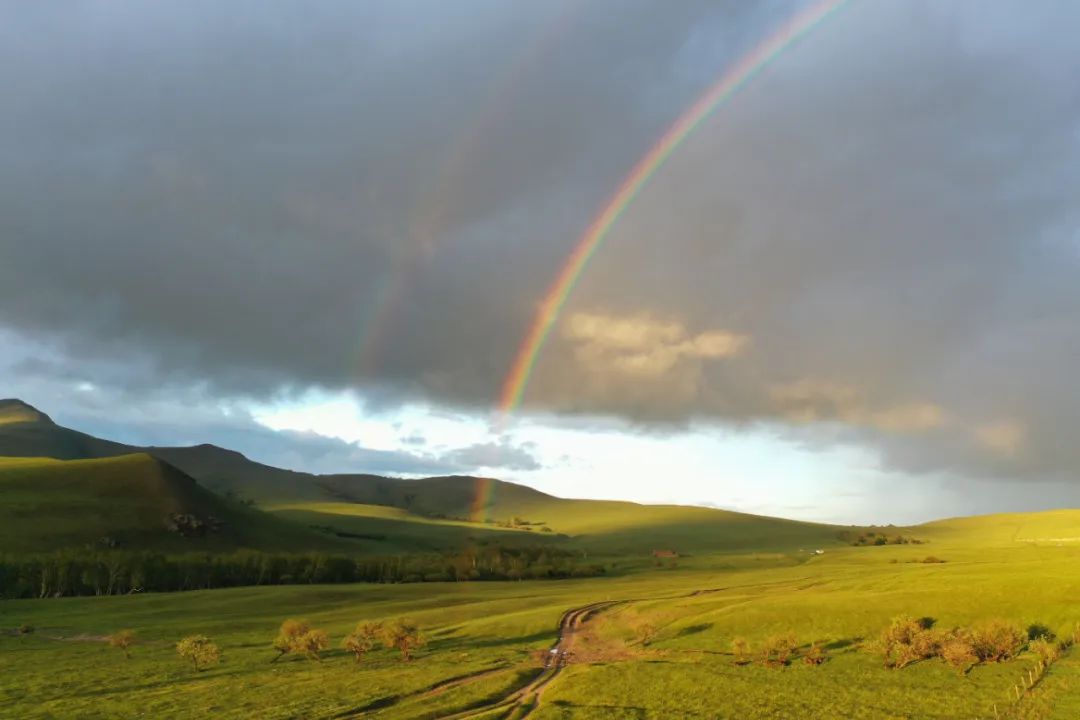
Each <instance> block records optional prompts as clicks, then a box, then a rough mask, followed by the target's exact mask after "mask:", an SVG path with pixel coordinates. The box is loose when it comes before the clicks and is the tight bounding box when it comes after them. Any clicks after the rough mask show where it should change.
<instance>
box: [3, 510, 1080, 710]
mask: <svg viewBox="0 0 1080 720" xmlns="http://www.w3.org/2000/svg"><path fill="white" fill-rule="evenodd" d="M1017 528H1020V529H1021V530H1022V531H1023V537H1018V536H1017V535H1016V529H1017ZM1070 528H1080V512H1065V511H1063V512H1055V513H1046V514H1033V515H1013V516H991V517H988V518H976V519H965V520H957V521H947V522H942V523H935V524H932V525H928V526H923V527H921V528H917V529H915V530H914V531H912V532H915V533H916V534H918V535H920V536H922V537H923V538H924V539H925V540H927V544H925V545H901V546H885V547H858V548H856V547H846V546H845V547H837V548H831V549H829V550H827V551H826V552H825V554H823V555H819V556H811V555H805V554H803V555H800V554H778V553H765V552H762V553H742V554H732V553H725V554H714V555H698V556H695V557H693V558H690V559H687V560H686V561H685V562H682V563H681V565H680V567H679V568H676V569H668V568H662V569H648V570H642V571H640V572H637V573H631V574H626V575H623V576H620V577H611V578H593V579H585V580H567V581H548V582H544V581H533V582H499V583H457V584H454V583H430V584H417V585H349V586H290V587H257V588H236V589H229V590H216V591H200V592H192V593H178V594H171V595H169V594H166V595H153V594H148V595H143V596H127V597H103V598H70V599H54V600H20V601H8V602H6V603H4V604H3V605H0V617H2V619H0V626H3V627H4V628H5V629H13V628H15V627H16V626H18V625H19V624H21V623H27V624H29V625H32V626H33V627H34V628H35V630H34V632H33V633H31V634H28V635H17V634H15V633H13V632H8V633H5V634H4V635H3V636H2V637H0V663H3V667H2V668H0V670H2V672H0V683H2V690H0V692H2V694H0V707H3V708H5V713H6V714H7V715H10V716H11V717H101V718H114V717H207V716H211V715H212V716H215V717H235V718H240V717H252V716H259V717H268V718H286V717H313V718H314V717H325V718H330V717H350V716H361V715H362V716H364V717H374V718H418V717H441V716H444V715H447V714H450V713H451V712H455V711H460V710H463V709H466V708H469V707H470V706H477V705H482V704H483V703H484V701H485V700H489V699H492V698H496V697H500V696H501V695H503V694H505V693H507V692H509V691H510V690H511V689H512V688H514V687H516V686H519V685H521V684H523V683H524V682H525V681H526V680H527V678H528V677H530V673H535V672H536V671H537V663H536V660H535V659H534V658H533V656H534V655H535V653H536V651H537V650H541V649H543V648H546V647H549V646H550V645H551V644H552V643H553V642H554V639H555V632H556V630H555V628H556V624H557V622H558V618H559V617H560V615H561V614H562V613H563V612H564V611H565V610H566V609H568V608H571V607H576V606H579V605H583V604H586V603H588V602H591V601H596V600H605V599H607V600H625V601H626V602H623V603H618V604H615V605H613V606H611V607H610V608H608V609H607V610H605V611H603V612H600V613H599V614H597V615H596V616H594V617H593V618H591V619H590V620H589V622H588V623H587V624H586V626H585V629H584V630H583V631H582V634H581V636H580V638H579V640H580V641H579V644H578V645H577V648H578V650H579V653H578V655H579V657H578V660H579V661H578V662H573V663H571V664H570V665H569V667H568V668H567V669H566V670H565V671H564V672H563V673H562V674H561V675H559V676H558V677H557V678H556V679H555V680H554V681H553V682H552V684H551V685H550V686H549V687H548V688H547V689H546V690H545V691H544V693H543V695H542V698H541V702H540V704H539V706H538V708H537V709H536V710H535V712H534V713H533V714H532V715H531V716H530V717H535V718H540V719H541V720H543V719H544V718H627V717H644V718H672V717H676V718H677V717H684V718H697V717H701V718H712V717H724V718H767V717H768V718H772V717H827V718H831V717H856V718H972V717H993V706H994V704H997V705H998V706H999V710H1000V711H1001V712H1006V710H1008V712H1010V713H1013V714H1012V715H1009V717H1027V718H1062V719H1064V718H1075V717H1080V650H1073V651H1070V654H1067V655H1066V656H1065V657H1064V658H1063V659H1062V660H1061V661H1059V662H1058V663H1056V664H1055V665H1053V666H1052V667H1051V669H1050V670H1049V672H1048V674H1047V675H1046V677H1045V678H1044V679H1043V680H1042V681H1041V682H1040V683H1039V684H1038V685H1037V686H1036V687H1035V688H1034V689H1033V690H1031V691H1030V692H1028V693H1026V694H1025V695H1024V697H1023V698H1022V700H1021V701H1020V702H1019V703H1018V704H1013V705H1010V704H1009V703H1008V702H1007V696H1008V695H1009V693H1010V692H1012V688H1013V686H1014V685H1015V684H1016V683H1017V680H1018V678H1019V676H1020V675H1021V674H1023V673H1025V672H1026V671H1027V670H1028V669H1029V668H1030V667H1031V666H1032V664H1033V662H1034V659H1033V658H1032V657H1031V656H1030V655H1028V654H1025V655H1023V656H1021V657H1020V658H1018V659H1017V660H1014V661H1012V662H1009V663H1002V664H992V665H980V666H978V667H976V668H974V669H973V670H972V671H971V672H970V673H969V674H967V675H965V676H960V675H958V674H957V673H956V672H955V671H953V670H951V669H950V668H948V667H947V666H946V665H945V664H944V663H943V662H941V661H940V660H927V661H923V662H919V663H916V664H914V665H912V666H910V667H907V668H904V669H902V670H888V669H885V668H884V667H882V664H881V661H880V659H879V658H878V657H877V656H875V655H874V654H872V653H871V652H869V651H868V650H867V649H866V648H865V647H864V646H865V645H866V644H867V643H868V641H869V640H871V639H872V638H874V637H875V636H876V635H877V634H878V633H879V632H880V630H881V629H882V628H883V627H884V626H885V625H887V623H888V621H889V619H890V618H891V617H893V616H895V615H897V614H901V613H907V614H911V615H914V616H932V617H934V618H936V619H937V621H938V623H939V625H940V626H943V627H949V626H953V625H963V624H967V623H971V622H973V621H976V620H979V619H982V618H988V617H995V616H1000V617H1003V618H1006V619H1009V620H1013V621H1015V622H1018V623H1022V624H1023V625H1025V626H1026V625H1027V624H1029V623H1035V622H1039V623H1045V624H1047V625H1049V626H1050V627H1051V628H1052V629H1054V630H1055V631H1056V632H1058V633H1059V634H1065V633H1068V632H1071V629H1072V628H1073V627H1074V626H1075V623H1076V622H1077V621H1080V603H1077V602H1076V599H1077V597H1080V569H1078V568H1080V565H1078V563H1080V543H1072V544H1070V543H1067V542H1064V541H1063V540H1061V538H1066V537H1070V536H1069V535H1068V534H1067V533H1068V532H1070ZM1077 534H1080V533H1077ZM930 553H933V554H934V555H935V556H938V557H939V558H941V559H944V560H946V562H944V563H937V564H924V563H921V562H913V561H917V560H920V559H922V558H923V557H925V556H926V555H927V554H930ZM894 560H895V561H896V562H893V561H894ZM398 616H407V617H409V618H411V619H413V620H415V621H417V622H418V623H419V624H420V625H421V627H422V628H423V629H424V631H425V633H426V634H427V636H428V638H429V643H428V645H427V647H425V648H424V649H423V650H422V651H421V652H420V653H419V654H418V657H417V658H416V659H415V660H414V661H413V662H411V663H403V662H401V661H400V660H399V659H398V658H397V656H396V655H395V654H394V653H393V652H392V651H389V650H383V649H380V650H377V651H375V652H373V653H372V654H371V655H370V657H369V658H368V659H366V660H365V661H364V662H363V663H362V664H360V665H357V664H356V663H355V662H354V661H353V659H352V658H351V656H347V655H346V654H345V653H344V652H343V651H342V650H340V649H338V643H339V642H340V639H341V637H342V636H343V635H344V634H345V633H346V632H347V631H348V630H350V629H351V628H352V627H353V626H354V625H355V624H356V623H357V622H359V621H361V620H379V619H389V618H393V617H398ZM287 617H303V618H307V619H309V620H311V621H312V623H313V624H314V625H315V626H317V627H321V628H324V629H325V630H327V631H328V632H329V633H330V635H331V640H332V645H331V650H330V651H329V652H327V653H326V654H325V656H324V660H323V662H321V663H318V662H313V661H310V660H304V659H292V658H288V657H287V658H286V659H284V660H282V661H281V662H278V663H273V664H272V663H270V660H271V659H272V658H273V656H274V653H273V651H272V650H271V649H270V642H271V640H272V639H273V636H274V634H275V632H276V629H277V626H278V624H279V623H280V622H281V621H282V620H283V619H285V618H287ZM643 622H646V623H648V624H651V625H653V626H654V627H655V628H656V636H655V639H654V640H653V641H652V642H651V643H650V644H649V645H648V646H647V647H646V646H642V645H641V644H640V643H638V642H637V640H636V635H635V633H636V628H638V627H639V626H640V625H641V623H643ZM122 628H132V629H134V630H135V631H136V632H137V633H138V635H139V639H140V642H139V644H138V645H136V647H135V648H134V650H133V653H132V658H131V659H130V660H126V659H125V658H124V656H123V654H122V653H121V652H119V651H118V650H116V649H113V648H109V647H107V646H106V644H105V643H104V642H103V641H102V638H103V636H105V635H108V634H110V633H112V632H115V631H117V630H119V629H122ZM782 631H791V632H794V633H795V634H796V636H797V637H798V640H799V642H800V644H803V645H806V644H809V643H811V642H818V643H820V644H822V645H824V646H825V647H827V648H829V659H828V661H827V662H825V663H824V664H823V665H821V666H818V667H813V666H808V665H804V664H802V663H799V662H796V663H794V664H792V665H791V666H789V667H786V668H783V669H775V668H765V667H759V666H756V665H749V666H736V665H734V664H733V662H732V656H731V655H730V652H729V650H730V643H731V640H732V638H733V637H735V636H744V637H746V638H747V639H748V640H749V641H750V642H751V644H757V643H760V642H761V641H762V640H763V639H764V638H765V637H767V636H769V635H772V634H775V633H777V632H782ZM196 632H201V633H205V634H207V635H209V636H211V637H212V638H213V639H214V640H215V641H217V642H218V643H219V645H220V646H221V649H222V654H223V658H222V662H221V664H220V665H218V666H216V667H213V668H211V669H209V670H207V671H204V672H200V673H197V674H196V673H194V672H193V671H192V670H191V669H190V667H189V666H186V665H185V664H184V663H183V662H182V661H181V659H180V658H178V657H177V656H176V655H175V653H174V650H173V644H174V643H175V642H176V640H178V639H179V638H180V637H181V636H183V635H186V634H191V633H196ZM496 716H498V715H492V717H496Z"/></svg>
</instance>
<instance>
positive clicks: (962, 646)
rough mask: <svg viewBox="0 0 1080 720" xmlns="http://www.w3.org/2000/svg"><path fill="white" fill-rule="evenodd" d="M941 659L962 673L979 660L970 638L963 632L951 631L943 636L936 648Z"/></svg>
mask: <svg viewBox="0 0 1080 720" xmlns="http://www.w3.org/2000/svg"><path fill="white" fill-rule="evenodd" d="M938 654H940V655H941V659H942V660H944V661H945V662H946V663H948V664H949V666H950V667H952V668H955V669H956V671H957V672H958V673H960V674H961V675H963V674H964V673H966V672H967V671H968V670H970V669H971V668H972V667H974V666H975V665H976V664H977V663H978V662H979V656H978V655H976V654H975V648H974V647H972V644H971V638H970V637H968V635H967V634H966V633H964V632H953V633H950V634H949V635H948V636H947V637H945V638H944V639H943V640H942V642H941V646H940V648H939V650H938Z"/></svg>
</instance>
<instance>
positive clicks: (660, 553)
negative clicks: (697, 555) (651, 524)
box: [652, 550, 679, 558]
mask: <svg viewBox="0 0 1080 720" xmlns="http://www.w3.org/2000/svg"><path fill="white" fill-rule="evenodd" d="M652 556H653V557H654V558H677V557H679V553H677V552H675V551H674V550H653V551H652Z"/></svg>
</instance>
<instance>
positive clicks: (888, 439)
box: [0, 0, 1080, 523]
mask: <svg viewBox="0 0 1080 720" xmlns="http://www.w3.org/2000/svg"><path fill="white" fill-rule="evenodd" d="M807 7H814V5H811V4H808V3H806V2H788V1H781V0H762V1H760V2H745V1H743V0H738V1H736V0H731V1H730V2H715V1H709V2H704V1H702V2H695V1H694V0H687V1H686V2H680V3H666V2H661V1H658V0H657V1H651V2H650V1H646V0H593V1H591V2H577V1H570V0H566V1H563V2H551V3H505V2H496V1H495V0H491V1H482V0H462V1H461V2H455V3H445V2H441V1H435V0H409V1H407V2H398V1H396V0H395V1H390V0H386V1H382V0H371V1H370V2H364V3H353V2H324V3H318V4H316V5H312V4H310V3H301V2H286V1H282V2H275V3H272V4H270V5H267V4H265V3H261V2H255V1H254V0H250V1H245V0H238V1H237V2H231V3H217V2H210V1H209V0H193V1H191V2H185V3H171V4H157V3H137V2H123V1H121V2H116V1H114V0H79V1H76V2H62V3H61V2H52V1H49V0H46V1H45V2H35V3H23V2H14V1H12V2H7V1H5V0H0V88H2V90H0V93H2V98H3V107H4V112H2V113H0V158H3V163H0V396H10V397H19V398H22V399H24V400H26V401H28V402H30V403H32V404H34V405H36V406H37V407H39V408H40V409H41V410H43V411H45V412H47V413H49V414H50V415H51V416H52V417H53V418H54V419H56V420H57V421H59V422H62V423H64V424H66V425H69V426H72V427H75V428H77V429H80V430H83V431H86V432H90V433H93V434H96V435H101V436H105V437H109V438H114V439H117V440H121V441H127V442H138V443H157V444H189V443H200V442H212V443H215V444H219V445H223V446H226V447H231V448H235V449H237V450H240V451H241V452H244V453H245V454H247V455H249V456H250V457H252V458H254V459H257V460H260V461H262V462H267V463H271V464H275V465H280V466H283V467H290V468H296V469H302V470H308V471H311V472H376V473H384V474H392V475H399V476H404V477H418V476H424V475H437V474H450V473H469V474H484V475H490V476H494V477H499V478H503V479H507V480H512V481H515V482H521V483H525V484H528V485H531V486H533V487H536V488H538V489H541V490H544V491H546V492H551V493H554V494H557V495H562V496H568V497H597V498H621V499H627V500H634V501H638V502H669V503H683V504H699V505H710V506H716V507H723V508H730V509H736V510H743V511H747V512H755V513H763V514H771V515H779V516H783V517H792V518H800V519H810V520H824V521H830V522H842V523H867V522H875V523H889V522H894V523H908V522H918V521H923V520H928V519H932V518H939V517H947V516H954V515H964V514H973V513H983V512H997V511H1009V510H1032V509H1043V508H1051V507H1061V506H1080V483H1078V478H1077V468H1080V445H1078V444H1077V443H1076V442H1075V440H1074V435H1075V428H1076V427H1077V425H1078V422H1080V395H1078V394H1077V393H1076V392H1074V390H1073V386H1074V385H1075V382H1076V381H1075V374H1076V370H1075V368H1077V367H1080V283H1077V282H1076V281H1075V277H1076V275H1077V273H1076V271H1077V269H1078V265H1080V230H1078V228H1080V200H1078V199H1077V198H1078V197H1080V194H1078V193H1077V192H1076V188H1077V187H1080V86H1078V85H1077V84H1076V83H1075V81H1074V74H1075V68H1076V66H1077V64H1078V62H1080V48H1078V47H1077V46H1076V43H1075V42H1074V37H1073V36H1074V33H1072V32H1071V31H1070V28H1074V27H1076V25H1077V23H1078V22H1080V6H1077V5H1076V4H1075V3H1072V2H1051V1H1050V0H1047V1H1046V2H1040V3H1036V4H1030V3H1026V4H1020V3H985V2H979V1H977V0H970V1H962V0H955V1H954V2H949V3H940V2H932V1H930V0H925V1H924V0H875V1H872V2H871V1H869V0H852V1H851V2H849V3H846V4H844V6H843V7H842V8H841V9H840V10H838V11H837V12H835V13H833V14H832V15H830V16H829V18H828V19H827V20H825V21H823V22H822V23H820V24H818V25H817V26H815V27H814V28H813V29H812V30H811V31H810V32H809V33H807V34H806V35H804V36H803V37H801V38H800V39H799V40H798V41H797V42H795V43H793V44H792V45H791V46H790V47H788V48H787V49H785V50H784V52H782V53H781V54H780V55H779V56H778V57H777V58H776V59H775V60H774V61H773V62H772V63H770V64H769V65H768V66H767V67H766V68H764V69H763V70H762V71H761V72H759V73H757V74H756V75H755V76H754V77H753V78H752V79H751V80H750V81H749V82H747V83H746V84H745V86H744V87H742V89H741V90H740V91H739V92H738V93H737V94H736V95H735V96H734V97H732V98H731V99H730V100H729V101H727V102H725V103H724V104H722V105H721V106H720V107H718V108H717V109H716V111H714V112H713V113H711V114H710V115H709V116H708V117H707V118H706V119H705V120H704V121H703V122H702V123H701V125H700V126H699V127H698V128H697V129H696V130H695V131H694V132H693V133H691V134H690V135H689V136H688V137H687V139H686V140H685V141H684V142H683V143H682V144H681V145H679V147H678V148H677V149H676V150H675V152H674V153H672V155H671V156H670V158H669V159H668V160H667V162H666V163H665V164H664V165H663V167H662V168H661V169H660V170H659V171H658V172H657V173H656V174H655V175H654V176H653V177H652V178H651V179H650V181H649V182H648V183H647V184H646V186H645V187H644V188H643V189H642V191H641V192H640V193H639V194H638V195H637V196H636V197H635V199H634V200H633V201H632V202H631V203H630V204H629V205H628V207H627V208H626V210H625V212H623V214H622V215H621V216H620V217H619V219H618V220H617V222H616V223H615V224H614V225H613V226H612V228H611V230H610V233H609V234H608V236H607V237H606V239H605V241H604V243H603V244H602V246H601V247H600V248H599V250H598V251H597V253H596V255H595V256H594V257H593V258H592V260H591V261H590V262H589V263H588V265H587V266H586V268H585V270H584V272H583V273H582V275H581V277H580V280H579V282H578V283H577V284H576V285H575V286H574V287H573V290H572V292H571V293H570V295H569V297H568V299H567V303H566V305H565V307H564V308H563V310H562V312H561V314H559V315H558V317H557V318H556V319H555V322H554V323H553V325H552V328H551V333H550V336H549V338H548V340H547V342H546V343H545V344H544V346H543V347H542V349H541V351H540V353H539V355H538V356H537V360H536V364H535V366H534V369H533V372H532V374H531V376H530V378H529V382H528V384H527V385H526V387H525V391H524V393H523V396H522V403H521V405H520V406H519V407H516V408H514V410H513V412H512V413H510V414H509V415H506V414H500V413H499V412H498V405H499V400H500V395H501V393H502V387H503V384H504V382H505V379H506V377H507V374H508V373H509V372H510V369H511V366H512V364H513V362H514V359H515V357H516V355H517V353H518V351H519V348H520V347H521V346H522V344H523V341H524V339H525V338H526V336H527V333H528V331H529V328H530V327H531V325H532V323H533V321H534V318H535V316H536V314H537V312H538V309H540V308H541V303H542V300H543V298H544V296H545V294H546V292H547V290H548V288H549V287H550V286H551V285H552V283H553V282H554V280H555V279H556V277H557V276H558V274H559V272H560V270H561V269H562V268H563V266H564V265H565V264H566V262H567V258H568V257H569V256H570V254H571V252H572V251H573V249H574V247H575V246H576V245H577V244H578V242H579V240H580V239H581V237H582V234H583V233H584V232H585V231H586V229H587V228H588V226H589V224H590V222H591V221H592V219H593V218H594V217H596V215H597V213H598V212H599V211H600V210H601V209H602V208H603V207H604V206H605V204H606V202H607V200H608V198H610V197H611V196H612V194H613V193H614V192H615V191H616V190H617V189H618V188H619V186H620V185H621V184H622V182H623V180H624V179H625V177H626V176H627V174H628V173H629V172H630V170H631V169H632V168H633V167H634V166H635V164H636V163H637V162H638V161H639V160H640V158H641V157H642V156H644V155H645V154H646V153H647V152H648V151H649V150H650V149H651V148H652V147H653V146H654V145H655V143H656V142H657V141H658V140H659V139H660V138H661V137H662V136H663V135H664V133H665V131H666V130H667V128H669V127H670V126H671V125H672V123H673V122H675V121H676V120H677V119H678V118H679V117H680V116H681V115H682V114H683V113H685V112H686V111H687V109H688V108H690V107H691V106H692V105H693V104H694V102H695V100H697V99H698V98H699V97H701V96H702V94H703V93H705V92H706V91H707V90H708V89H709V88H710V87H712V86H714V84H715V83H716V82H718V80H720V79H721V78H722V77H723V76H724V74H725V72H727V71H728V70H730V69H731V68H732V67H736V66H737V65H738V63H739V61H740V59H742V58H744V57H746V56H747V54H748V53H751V52H752V51H753V50H754V49H755V48H757V47H759V46H760V44H761V43H762V42H763V41H765V40H766V39H767V38H769V37H770V36H771V35H772V34H773V33H775V32H776V31H777V30H778V29H779V28H782V27H784V26H785V24H786V23H788V22H789V21H790V20H791V18H793V17H795V16H796V15H797V14H798V13H799V12H800V11H802V10H805V9H806V8H807Z"/></svg>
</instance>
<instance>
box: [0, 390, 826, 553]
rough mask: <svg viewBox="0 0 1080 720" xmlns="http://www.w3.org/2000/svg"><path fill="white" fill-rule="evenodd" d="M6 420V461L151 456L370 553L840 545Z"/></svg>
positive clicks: (818, 534) (479, 486)
mask: <svg viewBox="0 0 1080 720" xmlns="http://www.w3.org/2000/svg"><path fill="white" fill-rule="evenodd" d="M4 408H7V410H6V413H7V414H6V415H4V414H2V413H4V412H5V411H4ZM0 417H9V418H10V419H9V420H8V421H7V422H4V423H0V456H9V457H43V458H57V459H63V460H76V459H77V460H87V459H100V458H110V457H116V456H120V455H130V454H133V453H144V454H146V455H150V456H152V457H154V458H157V459H159V460H162V461H164V462H165V463H168V464H169V465H171V466H174V467H175V468H177V469H179V470H180V471H182V472H183V473H185V474H186V475H189V476H190V477H192V478H194V479H195V480H197V481H198V482H199V483H200V484H201V485H203V486H204V487H206V488H208V489H210V490H212V491H214V492H216V493H219V494H222V495H225V496H227V497H230V498H232V499H234V500H244V501H254V502H255V503H257V504H258V506H259V507H260V508H264V509H267V510H270V511H273V512H274V513H276V514H277V515H279V516H280V517H282V518H288V519H290V520H292V521H294V522H295V523H296V524H297V525H310V526H316V527H321V528H323V529H326V530H329V531H331V532H334V533H339V534H341V535H342V536H345V537H349V536H355V537H359V538H380V540H379V541H376V542H374V546H375V547H374V548H370V547H369V548H368V550H370V551H373V552H377V551H379V548H380V547H381V548H382V549H383V551H386V550H390V549H393V550H394V551H407V550H409V549H410V548H422V549H427V550H438V549H452V548H454V547H458V546H460V545H462V544H467V543H473V542H477V541H484V540H485V539H486V540H498V541H499V542H504V543H513V542H532V543H536V542H563V541H567V542H570V543H572V544H576V545H581V546H583V547H585V546H587V547H588V548H590V549H596V550H599V551H603V552H610V553H614V554H618V553H633V554H642V553H643V554H648V553H649V552H650V551H651V550H652V549H674V550H677V551H680V552H682V551H687V550H693V551H716V550H746V549H762V550H767V549H778V550H784V549H792V548H798V547H800V546H806V545H815V544H829V543H836V542H837V537H836V532H837V528H836V527H834V526H830V525H819V524H815V523H804V522H796V521H793V520H783V519H779V518H770V517H762V516H756V515H747V514H744V513H737V512H730V511H724V510H716V509H712V508H702V507H686V506H675V505H662V506H657V505H639V504H636V503H630V502H616V501H599V500H570V499H564V498H556V497H552V496H551V495H547V494H545V493H542V492H540V491H538V490H534V489H532V488H528V487H524V486H522V485H516V484H514V483H509V482H504V481H500V480H492V479H481V478H475V477H469V476H450V477H431V478H423V479H417V480H412V479H400V478H389V477H382V476H378V475H365V474H336V475H312V474H309V473H303V472H296V471H292V470H283V469H281V468H276V467H271V466H269V465H263V464H261V463H258V462H255V461H253V460H251V459H249V458H247V457H245V456H244V455H242V454H240V453H238V452H235V451H232V450H227V449H225V448H221V447H217V446H215V445H206V444H204V445H196V446H192V447H135V446H130V445H124V444H121V443H115V442H111V441H109V440H103V439H100V438H95V437H93V436H91V435H87V434H85V433H81V432H78V431H75V430H71V429H68V428H64V427H61V426H59V425H56V424H55V423H53V422H52V421H51V420H49V418H48V416H46V415H45V414H44V413H41V412H40V411H37V410H36V409H34V408H32V407H31V406H29V405H26V404H25V403H22V402H20V401H17V400H8V401H4V404H3V405H0ZM657 481H658V482H660V481H662V478H658V479H657ZM478 500H479V501H480V502H479V503H478ZM478 504H479V506H480V508H479V512H477V510H478V508H477V505H478ZM385 508H394V509H395V511H394V512H387V511H386V510H385ZM514 518H517V519H518V521H519V522H522V523H524V524H522V525H520V526H518V527H517V528H516V529H510V530H504V529H501V528H498V527H495V526H493V525H491V524H483V523H476V522H469V523H467V522H464V521H466V520H476V519H487V520H492V521H497V522H498V523H502V524H503V525H507V524H509V523H510V521H511V520H513V519H514ZM371 544H372V543H368V545H371Z"/></svg>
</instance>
